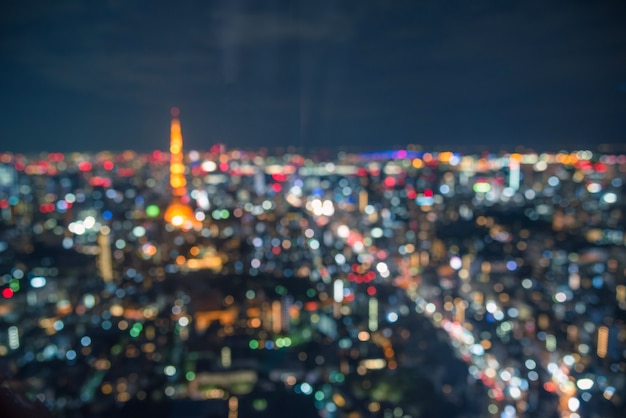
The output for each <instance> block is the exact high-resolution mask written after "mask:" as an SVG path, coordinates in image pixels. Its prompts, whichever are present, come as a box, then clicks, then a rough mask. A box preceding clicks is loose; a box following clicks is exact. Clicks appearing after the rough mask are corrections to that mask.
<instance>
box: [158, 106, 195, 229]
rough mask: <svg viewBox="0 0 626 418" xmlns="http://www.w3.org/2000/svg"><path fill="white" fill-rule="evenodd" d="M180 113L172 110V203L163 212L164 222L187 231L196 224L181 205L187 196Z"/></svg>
mask: <svg viewBox="0 0 626 418" xmlns="http://www.w3.org/2000/svg"><path fill="white" fill-rule="evenodd" d="M179 113H180V111H179V110H178V108H176V107H174V108H172V124H171V130H170V185H171V186H172V203H170V205H169V206H168V207H167V210H166V211H165V221H166V222H169V223H170V224H172V225H173V226H175V227H177V228H184V229H189V228H191V227H193V226H194V225H196V224H197V222H198V221H197V220H196V218H195V216H194V213H193V210H192V209H191V208H190V207H189V206H187V205H186V204H185V203H183V201H182V198H183V196H185V195H186V194H187V187H186V186H187V180H186V179H185V163H184V161H183V159H184V155H183V135H182V133H181V130H180V120H179V119H178V115H179Z"/></svg>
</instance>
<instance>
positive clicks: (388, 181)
mask: <svg viewBox="0 0 626 418" xmlns="http://www.w3.org/2000/svg"><path fill="white" fill-rule="evenodd" d="M395 185H396V179H395V178H393V177H387V178H385V186H387V187H393V186H395Z"/></svg>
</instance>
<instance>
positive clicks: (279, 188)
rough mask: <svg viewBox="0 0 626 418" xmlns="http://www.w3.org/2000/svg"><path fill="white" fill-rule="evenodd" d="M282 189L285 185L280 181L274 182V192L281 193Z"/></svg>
mask: <svg viewBox="0 0 626 418" xmlns="http://www.w3.org/2000/svg"><path fill="white" fill-rule="evenodd" d="M282 189H283V186H281V185H280V184H279V183H274V184H272V190H274V193H279V192H280V191H281V190H282Z"/></svg>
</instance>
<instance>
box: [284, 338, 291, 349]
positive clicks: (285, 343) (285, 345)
mask: <svg viewBox="0 0 626 418" xmlns="http://www.w3.org/2000/svg"><path fill="white" fill-rule="evenodd" d="M290 346H291V338H289V337H285V338H283V347H290Z"/></svg>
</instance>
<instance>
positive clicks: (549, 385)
mask: <svg viewBox="0 0 626 418" xmlns="http://www.w3.org/2000/svg"><path fill="white" fill-rule="evenodd" d="M543 388H544V389H545V390H546V392H550V393H553V392H556V389H557V387H556V385H555V384H554V383H552V382H546V383H544V384H543Z"/></svg>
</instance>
